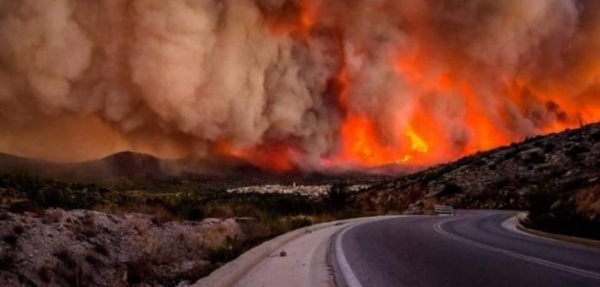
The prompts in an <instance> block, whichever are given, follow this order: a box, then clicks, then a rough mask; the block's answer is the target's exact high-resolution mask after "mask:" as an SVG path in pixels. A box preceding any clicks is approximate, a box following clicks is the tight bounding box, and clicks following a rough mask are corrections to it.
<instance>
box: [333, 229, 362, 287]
mask: <svg viewBox="0 0 600 287" xmlns="http://www.w3.org/2000/svg"><path fill="white" fill-rule="evenodd" d="M357 225H358V224H355V225H352V226H350V227H348V228H346V229H344V230H343V231H342V232H340V234H338V235H337V237H336V239H335V257H336V260H337V263H338V266H339V268H340V272H341V273H342V277H344V280H345V281H346V286H348V287H362V284H360V282H359V281H358V279H357V278H356V274H354V272H353V271H352V268H351V267H350V264H348V260H347V259H346V255H344V250H343V249H342V238H343V237H344V234H345V233H346V231H348V230H350V229H352V228H354V227H356V226H357Z"/></svg>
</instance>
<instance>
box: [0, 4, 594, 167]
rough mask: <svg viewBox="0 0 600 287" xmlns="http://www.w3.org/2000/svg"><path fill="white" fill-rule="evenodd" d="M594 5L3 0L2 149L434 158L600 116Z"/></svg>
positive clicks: (266, 161)
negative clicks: (125, 150) (126, 150)
mask: <svg viewBox="0 0 600 287" xmlns="http://www.w3.org/2000/svg"><path fill="white" fill-rule="evenodd" d="M599 51H600V3H598V1H595V0H530V1H521V0H503V1H497V0H470V1H464V0H443V1H440V0H412V1H393V0H375V1H373V0H352V1H342V0H304V1H302V0H295V1H294V0H254V1H251V0H105V1H95V0H53V1H46V0H20V1H10V0H0V150H2V151H6V152H12V153H19V154H25V155H31V156H36V157H45V158H50V159H59V160H81V159H90V158H94V157H100V156H104V155H106V154H107V153H110V152H115V151H119V150H124V149H128V150H136V151H143V152H149V153H153V154H157V155H159V156H168V157H179V156H185V155H188V154H192V155H195V156H197V157H199V158H205V157H214V156H238V157H242V158H246V159H248V160H250V161H252V162H255V163H257V164H259V165H263V166H265V167H270V168H276V169H286V168H289V167H290V166H299V167H302V168H309V169H310V168H318V167H323V166H325V167H328V166H329V167H335V166H339V165H343V164H352V165H377V164H385V163H390V162H407V163H411V162H413V163H418V164H431V163H435V162H439V161H444V160H448V159H452V158H456V157H458V156H461V155H464V154H467V153H471V152H474V151H477V150H481V149H488V148H492V147H495V146H497V145H501V144H506V143H508V142H511V141H515V140H519V139H522V138H524V137H527V136H532V135H537V134H542V133H548V132H552V131H557V130H560V129H564V128H568V127H573V126H577V125H580V124H582V123H586V122H591V121H597V120H600V98H599V97H600V57H599V56H598V53H599Z"/></svg>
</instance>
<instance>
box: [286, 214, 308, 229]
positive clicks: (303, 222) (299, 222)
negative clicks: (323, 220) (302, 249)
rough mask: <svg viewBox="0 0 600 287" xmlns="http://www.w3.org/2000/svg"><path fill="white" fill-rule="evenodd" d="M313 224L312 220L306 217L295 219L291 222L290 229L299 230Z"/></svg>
mask: <svg viewBox="0 0 600 287" xmlns="http://www.w3.org/2000/svg"><path fill="white" fill-rule="evenodd" d="M312 224H313V223H312V221H311V220H310V219H308V218H306V217H302V218H294V219H292V220H291V221H290V227H291V228H292V229H298V228H302V227H306V226H311V225H312Z"/></svg>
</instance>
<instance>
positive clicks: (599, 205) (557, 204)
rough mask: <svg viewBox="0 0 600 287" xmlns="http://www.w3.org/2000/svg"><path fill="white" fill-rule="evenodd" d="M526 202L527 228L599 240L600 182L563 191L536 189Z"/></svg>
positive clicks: (524, 222)
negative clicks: (599, 183)
mask: <svg viewBox="0 0 600 287" xmlns="http://www.w3.org/2000/svg"><path fill="white" fill-rule="evenodd" d="M527 201H528V203H529V204H530V205H529V208H528V211H529V216H528V217H527V219H526V220H524V221H523V222H522V223H523V224H524V225H525V226H526V227H530V228H535V229H539V230H543V231H547V232H551V233H558V234H564V235H569V236H577V237H585V238H591V239H597V240H600V217H599V216H598V214H600V185H594V186H591V187H587V188H583V189H579V190H576V191H564V192H555V191H553V190H551V189H548V188H537V189H535V190H534V191H532V192H531V193H530V194H529V195H528V200H527Z"/></svg>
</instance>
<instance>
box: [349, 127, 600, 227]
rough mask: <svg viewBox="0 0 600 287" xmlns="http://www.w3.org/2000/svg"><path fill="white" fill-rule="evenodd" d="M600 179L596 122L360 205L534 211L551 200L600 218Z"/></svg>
mask: <svg viewBox="0 0 600 287" xmlns="http://www.w3.org/2000/svg"><path fill="white" fill-rule="evenodd" d="M599 178H600V124H592V125H588V126H584V127H582V128H580V129H576V130H567V131H565V132H562V133H557V134H552V135H548V136H538V137H535V138H530V139H527V140H526V141H524V142H522V143H517V144H512V145H510V146H506V147H502V148H498V149H495V150H492V151H488V152H483V153H478V154H475V155H472V156H469V157H466V158H463V159H461V160H458V161H456V162H453V163H450V164H445V165H440V166H436V167H432V168H430V169H427V170H424V171H422V172H418V173H415V174H412V175H409V176H405V177H401V178H398V179H396V180H393V181H388V182H385V183H383V184H379V185H375V186H372V187H371V188H370V189H369V190H367V191H365V192H363V193H361V194H360V195H359V196H358V205H360V206H361V207H362V208H363V209H366V210H382V209H383V210H385V209H389V210H393V209H397V208H400V209H402V210H405V211H406V212H408V213H419V212H422V211H423V210H425V211H427V210H430V209H431V207H432V205H433V204H435V203H446V204H451V205H454V206H455V207H457V208H493V209H525V210H531V209H532V208H535V207H536V206H537V207H538V208H542V209H543V207H542V206H538V205H542V201H548V203H547V205H549V206H547V207H544V208H546V209H548V210H550V209H553V208H554V210H557V209H561V208H563V207H564V206H565V205H572V207H573V209H574V211H573V213H578V215H577V216H582V217H585V218H588V219H590V220H600V212H598V211H599V210H600V208H599V207H600V196H599V194H598V192H599V191H600V180H599ZM563 211H564V210H563ZM540 212H542V211H540ZM542 213H543V212H542ZM565 216H566V215H564V214H563V215H561V216H560V217H565Z"/></svg>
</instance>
